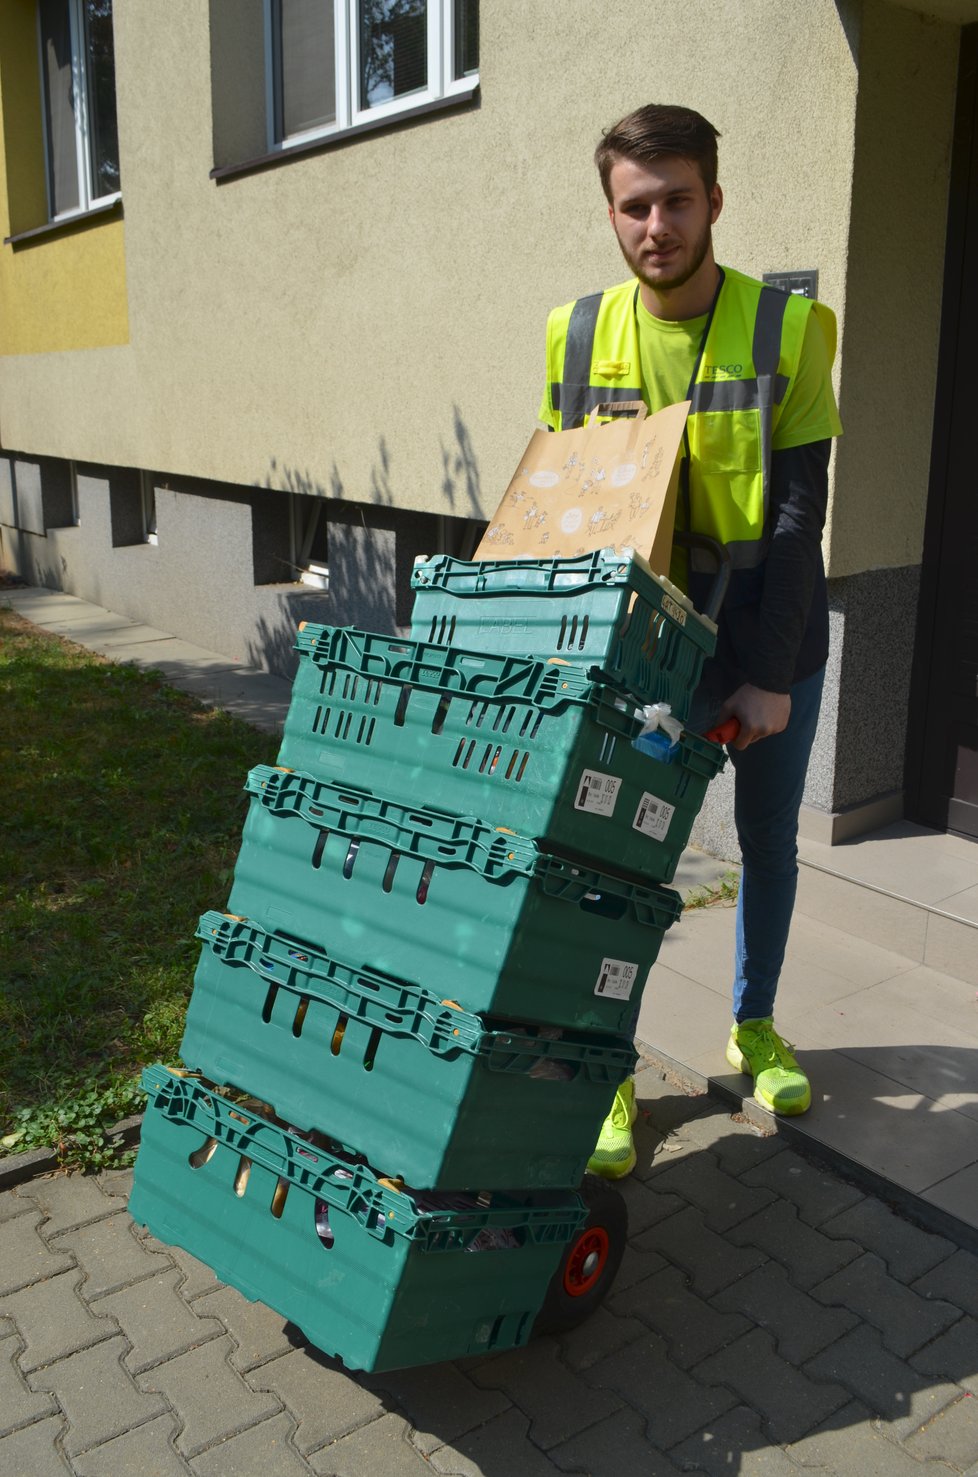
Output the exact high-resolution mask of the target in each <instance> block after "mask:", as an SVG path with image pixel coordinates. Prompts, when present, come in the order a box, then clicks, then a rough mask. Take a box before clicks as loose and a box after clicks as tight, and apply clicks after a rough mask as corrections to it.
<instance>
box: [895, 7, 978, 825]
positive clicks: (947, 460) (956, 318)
mask: <svg viewBox="0 0 978 1477" xmlns="http://www.w3.org/2000/svg"><path fill="white" fill-rule="evenodd" d="M975 151H978V25H969V26H965V27H964V28H963V30H962V32H961V51H960V61H959V66H958V90H957V99H956V104H955V117H954V141H953V147H952V153H951V172H950V181H949V199H948V219H947V238H946V240H947V245H946V249H945V258H944V287H943V300H942V309H941V337H940V349H939V353H938V365H937V385H936V395H935V404H934V430H933V441H932V443H931V462H930V479H929V484H928V494H927V512H926V517H925V523H924V548H923V562H922V566H921V572H920V598H919V604H918V611H917V632H916V637H915V641H914V655H913V664H912V669H911V684H910V718H909V724H908V731H907V748H906V762H905V768H904V790H905V810H906V814H907V817H908V819H910V820H915V821H918V822H920V823H921V824H923V825H927V826H931V827H934V828H936V829H938V830H946V829H947V825H948V808H949V807H948V797H947V796H945V797H943V800H941V798H940V797H939V796H938V795H937V794H936V793H935V777H934V776H933V775H931V774H930V773H929V772H928V770H927V767H926V765H927V760H926V750H927V743H926V724H927V706H928V701H929V699H930V695H931V694H930V680H931V655H932V652H933V650H934V643H935V642H936V641H938V640H939V639H940V629H939V624H938V622H939V597H940V594H941V580H940V576H941V568H940V564H941V551H942V545H943V542H944V536H945V518H946V515H947V510H948V501H949V496H950V475H951V467H952V460H953V458H952V455H951V429H952V419H953V411H954V388H955V373H956V366H957V362H958V356H959V354H960V352H961V338H962V333H963V332H964V331H965V325H964V324H963V323H962V322H961V309H962V301H963V287H964V274H965V269H966V260H965V246H966V227H967V219H968V213H969V188H970V180H971V178H972V171H973V169H974V158H973V156H974V154H975ZM972 246H974V242H973V243H972ZM975 577H976V578H978V569H976V575H975Z"/></svg>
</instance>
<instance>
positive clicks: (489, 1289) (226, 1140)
mask: <svg viewBox="0 0 978 1477" xmlns="http://www.w3.org/2000/svg"><path fill="white" fill-rule="evenodd" d="M142 1081H143V1086H144V1088H145V1089H146V1091H147V1092H148V1094H149V1101H148V1104H147V1109H146V1115H145V1118H144V1121H143V1129H142V1141H141V1146H140V1150H139V1155H138V1158H137V1161H136V1170H135V1177H134V1184H133V1189H132V1194H131V1196H130V1200H129V1210H130V1213H131V1214H132V1216H133V1218H134V1219H135V1220H136V1221H137V1222H138V1223H139V1224H141V1225H145V1226H148V1227H149V1229H150V1231H151V1232H152V1233H153V1235H154V1236H157V1237H158V1238H159V1239H160V1240H161V1241H164V1242H167V1243H170V1244H173V1245H176V1246H181V1247H183V1248H184V1249H185V1250H186V1251H188V1252H190V1253H191V1255H193V1256H195V1257H198V1258H199V1259H200V1260H201V1261H202V1262H204V1263H205V1264H206V1265H207V1266H209V1267H211V1268H212V1269H213V1270H214V1272H215V1273H216V1275H217V1276H218V1277H219V1278H221V1279H222V1280H223V1281H225V1282H228V1283H230V1284H231V1286H233V1287H236V1288H237V1289H238V1290H239V1292H242V1293H244V1295H245V1297H247V1298H250V1299H252V1300H253V1301H254V1300H260V1301H262V1302H264V1303H267V1304H268V1306H269V1307H270V1308H273V1309H274V1310H275V1311H276V1312H277V1313H279V1314H280V1315H281V1316H282V1317H283V1318H287V1319H290V1320H291V1321H292V1322H293V1323H295V1324H296V1325H298V1327H299V1328H301V1329H302V1331H303V1333H304V1334H305V1335H306V1337H307V1338H308V1339H309V1340H310V1342H311V1343H313V1344H315V1345H316V1346H317V1347H318V1348H320V1349H322V1350H324V1351H325V1352H326V1353H327V1354H331V1355H334V1356H336V1357H337V1358H339V1359H342V1360H343V1362H344V1363H345V1364H346V1365H347V1366H348V1367H349V1368H351V1369H394V1368H400V1367H403V1366H407V1365H416V1364H426V1363H432V1362H435V1361H438V1360H444V1359H456V1358H460V1357H462V1356H463V1355H466V1354H486V1353H489V1352H491V1351H493V1350H499V1349H505V1348H511V1347H513V1346H515V1345H518V1344H523V1343H526V1341H527V1339H528V1338H529V1336H530V1332H531V1330H532V1327H533V1320H534V1317H535V1315H536V1313H537V1312H538V1310H539V1308H540V1305H541V1303H542V1301H543V1298H544V1295H545V1293H546V1290H547V1285H548V1283H549V1281H550V1278H551V1276H552V1275H553V1273H554V1271H555V1270H556V1268H557V1266H558V1263H559V1261H560V1256H561V1253H562V1250H563V1247H564V1245H565V1244H566V1243H567V1242H568V1241H569V1240H570V1239H571V1237H572V1236H573V1235H574V1232H575V1231H576V1229H577V1227H578V1226H579V1225H580V1224H581V1223H582V1221H583V1220H584V1215H585V1211H584V1207H583V1204H582V1202H581V1200H580V1197H579V1196H577V1195H574V1194H570V1193H568V1192H567V1191H557V1192H549V1193H548V1192H539V1194H538V1195H537V1196H524V1197H521V1198H520V1199H516V1198H514V1197H508V1196H493V1197H487V1203H485V1204H482V1203H480V1202H478V1201H476V1200H475V1199H474V1197H468V1198H463V1197H458V1205H459V1207H460V1208H447V1209H446V1208H438V1201H437V1196H435V1195H430V1196H419V1195H418V1193H417V1192H407V1191H400V1192H398V1190H397V1189H396V1188H394V1187H393V1186H392V1185H391V1184H390V1183H388V1184H385V1183H384V1182H383V1181H382V1179H381V1178H380V1177H379V1176H377V1175H376V1174H375V1173H374V1172H373V1171H372V1170H371V1169H370V1168H369V1167H368V1166H366V1165H364V1164H359V1163H357V1162H356V1161H354V1160H351V1159H349V1158H346V1157H340V1156H337V1155H336V1154H335V1153H332V1152H330V1151H328V1150H326V1149H324V1148H321V1147H319V1146H318V1145H317V1144H315V1143H310V1142H308V1141H305V1140H304V1139H303V1138H302V1137H301V1136H299V1135H297V1134H295V1133H292V1132H289V1130H288V1128H287V1127H286V1126H284V1125H281V1124H277V1123H275V1122H270V1121H268V1120H267V1119H265V1118H263V1117H262V1116H260V1115H259V1114H258V1113H256V1112H253V1111H251V1110H250V1109H249V1108H248V1107H245V1106H242V1105H240V1104H236V1103H233V1102H229V1101H228V1100H227V1099H225V1098H223V1097H221V1096H219V1095H218V1094H217V1093H215V1092H213V1091H211V1090H208V1088H207V1086H206V1085H205V1084H202V1083H200V1082H196V1081H193V1080H190V1079H187V1078H185V1077H180V1076H177V1075H175V1074H173V1073H171V1072H169V1071H167V1069H166V1068H163V1067H150V1068H147V1069H146V1071H145V1072H144V1073H143V1079H142ZM449 1203H450V1204H451V1203H453V1202H449ZM492 1243H497V1244H492ZM498 1243H502V1244H498ZM487 1244H488V1246H487ZM483 1248H487V1249H483Z"/></svg>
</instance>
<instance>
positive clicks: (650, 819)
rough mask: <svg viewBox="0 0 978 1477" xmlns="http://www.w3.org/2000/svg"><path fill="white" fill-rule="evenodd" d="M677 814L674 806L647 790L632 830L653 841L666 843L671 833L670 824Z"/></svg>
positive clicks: (640, 802)
mask: <svg viewBox="0 0 978 1477" xmlns="http://www.w3.org/2000/svg"><path fill="white" fill-rule="evenodd" d="M675 813H676V807H675V806H674V805H669V804H668V803H667V802H666V801H665V800H660V799H659V797H658V795H650V794H649V792H648V790H646V792H645V794H644V795H643V796H642V798H641V800H640V801H639V807H638V810H636V812H635V819H634V820H633V821H632V830H633V831H641V833H642V835H643V836H651V837H652V840H653V841H664V840H665V839H666V836H667V835H668V833H669V822H670V821H671V820H672V818H673V816H674V815H675Z"/></svg>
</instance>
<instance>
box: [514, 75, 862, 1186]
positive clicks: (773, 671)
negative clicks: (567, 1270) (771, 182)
mask: <svg viewBox="0 0 978 1477" xmlns="http://www.w3.org/2000/svg"><path fill="white" fill-rule="evenodd" d="M718 137H719V135H718V133H717V131H716V129H715V128H714V127H713V126H712V124H710V123H708V122H707V120H706V119H705V118H703V117H702V116H701V115H700V114H699V113H696V112H693V111H692V110H691V109H689V108H681V107H670V106H662V105H658V104H650V105H648V106H647V107H644V108H640V109H639V110H638V111H637V112H635V113H631V114H629V115H628V117H626V118H623V119H621V121H620V122H618V123H616V124H615V125H614V126H613V127H612V128H610V129H609V130H608V131H607V132H606V133H605V135H604V137H603V138H602V141H601V143H600V144H599V145H598V148H597V151H596V154H595V162H596V164H597V166H598V171H599V173H600V176H601V183H602V185H603V187H604V192H605V195H606V196H607V199H608V215H609V217H610V220H611V225H612V229H613V230H614V232H615V235H616V236H617V238H618V244H619V246H620V247H621V251H622V255H623V256H624V258H625V261H626V262H627V263H628V266H629V268H630V269H631V271H632V273H633V276H632V277H631V278H630V279H629V280H628V281H627V282H625V283H622V284H621V285H619V286H617V287H612V288H609V289H608V290H607V291H606V292H603V293H595V294H593V295H592V296H590V297H585V298H580V299H579V300H578V301H577V302H575V303H568V304H566V305H565V306H564V307H562V308H557V309H555V310H554V311H553V312H552V313H551V314H550V318H549V321H548V324H547V388H546V390H545V392H544V397H543V404H542V406H541V410H540V417H541V419H542V420H544V421H545V422H546V423H547V424H548V425H550V426H551V427H553V428H554V429H555V430H559V429H561V428H567V427H570V426H577V425H580V424H581V423H582V422H583V419H584V417H585V415H586V414H587V413H588V412H589V411H590V410H592V409H593V408H594V407H595V406H596V405H598V404H601V403H602V402H605V401H610V400H634V399H637V398H639V397H641V398H642V399H644V400H645V402H646V404H647V405H648V406H649V409H650V410H652V411H655V410H658V409H661V407H662V406H663V405H669V404H674V403H675V402H677V401H681V400H687V399H688V400H691V402H692V405H691V410H690V415H689V420H688V423H687V428H686V434H685V437H684V445H683V452H682V465H681V481H680V496H679V507H678V511H677V527H678V528H686V529H690V530H692V531H694V532H698V533H706V534H710V535H712V537H713V538H715V539H717V540H719V541H720V542H721V543H723V544H725V545H726V546H727V548H728V550H729V552H730V556H731V564H732V574H731V580H730V588H729V592H728V594H727V598H726V601H725V604H724V608H723V611H722V612H721V616H720V622H719V633H718V638H717V652H716V656H715V657H714V658H713V659H712V660H711V661H710V662H709V663H708V664H707V666H706V668H705V670H704V674H703V680H702V682H701V684H700V687H699V688H698V690H697V692H696V695H695V698H694V704H693V711H692V713H691V716H690V727H691V728H693V729H696V730H699V731H701V732H702V731H703V730H705V729H707V728H709V727H711V726H713V725H714V724H716V723H719V722H723V721H724V720H725V719H727V718H730V717H735V718H737V719H738V720H739V722H740V733H739V735H738V737H737V738H736V739H735V740H734V742H733V744H732V745H731V748H730V758H731V760H732V762H733V764H734V768H735V770H736V776H735V800H734V813H735V820H736V825H737V833H738V837H739V840H740V846H741V852H742V855H743V863H744V866H743V876H742V879H741V885H740V894H739V898H738V904H737V926H736V946H735V951H734V984H733V1007H734V1021H733V1026H732V1029H731V1032H730V1038H729V1041H728V1043H727V1060H728V1061H729V1062H730V1063H731V1065H732V1066H734V1067H736V1068H737V1070H739V1071H741V1072H745V1073H749V1074H750V1075H751V1076H752V1077H753V1079H754V1096H755V1098H756V1099H757V1100H758V1102H760V1103H761V1104H762V1105H763V1106H764V1107H766V1108H767V1109H769V1110H770V1111H772V1112H774V1113H803V1112H804V1111H805V1109H806V1108H807V1107H808V1106H809V1104H810V1102H811V1089H810V1087H809V1083H808V1080H807V1078H806V1077H805V1074H804V1073H803V1072H802V1070H801V1068H800V1067H799V1065H798V1063H797V1062H796V1060H795V1058H794V1056H793V1055H792V1052H791V1049H790V1048H789V1046H788V1045H787V1044H786V1043H785V1042H784V1041H782V1039H781V1037H780V1036H779V1035H778V1033H777V1032H776V1031H775V1029H774V1021H773V1012H774V999H775V993H776V991H777V986H778V978H779V975H780V971H781V964H782V961H783V958H784V950H785V944H786V942H787V937H788V930H789V927H790V923H791V914H792V910H793V908H794V900H795V888H796V881H797V871H798V867H797V848H796V839H797V831H798V812H799V808H800V805H801V798H802V791H803V788H804V782H805V771H806V769H807V766H808V757H809V754H810V752H811V747H812V742H813V740H814V736H815V726H816V723H817V720H818V708H819V701H820V698H821V691H822V679H823V675H824V668H825V662H826V659H827V656H828V609H827V602H826V593H825V573H824V569H823V566H822V554H821V533H822V526H823V523H824V521H825V507H826V499H827V485H828V461H829V452H830V449H831V438H832V437H833V436H838V435H839V434H840V433H841V430H842V427H841V425H840V423H839V416H838V411H837V409H836V404H835V398H834V395H833V391H832V383H831V366H832V360H833V357H834V354H835V318H834V315H833V314H832V313H831V311H830V310H829V309H827V308H825V307H823V305H822V304H820V303H813V302H810V301H808V300H806V299H804V298H800V297H794V296H790V295H788V294H786V293H782V292H778V291H776V290H775V289H774V288H771V287H765V286H764V285H763V284H762V283H760V282H757V281H755V280H753V279H752V278H750V277H746V276H744V275H743V274H742V273H739V272H735V271H733V270H732V269H730V268H721V267H719V266H718V265H717V262H716V259H715V257H714V254H713V237H712V227H713V224H714V222H715V221H716V220H717V218H718V216H719V214H720V211H721V209H722V208H723V195H722V192H721V190H720V186H719V185H718V184H717V145H716V141H717V138H718ZM712 574H713V569H712V565H711V561H710V559H709V557H708V556H707V555H701V554H700V553H699V552H698V551H694V552H693V553H691V554H690V555H689V556H688V566H687V564H686V560H685V557H684V558H682V559H681V561H680V562H679V563H677V562H675V561H674V564H673V578H674V579H677V582H679V583H683V584H685V585H686V588H687V589H688V591H689V594H690V595H691V597H692V599H693V601H694V603H696V604H700V603H701V602H702V601H703V598H704V596H705V594H706V592H707V591H708V589H709V586H710V581H711V578H712ZM634 1096H635V1095H634V1086H633V1084H632V1083H631V1082H628V1083H626V1084H625V1085H624V1086H623V1088H621V1089H620V1090H619V1092H618V1093H617V1094H616V1097H615V1102H614V1105H613V1107H612V1111H611V1114H610V1115H609V1118H608V1119H607V1121H606V1123H605V1125H604V1128H603V1129H602V1133H601V1138H600V1139H599V1142H598V1145H597V1148H596V1150H595V1154H594V1156H593V1157H592V1159H591V1161H590V1164H589V1166H588V1167H589V1169H591V1170H592V1172H594V1173H598V1174H603V1175H605V1176H606V1177H608V1178H614V1179H616V1178H619V1177H621V1176H622V1175H625V1174H628V1173H629V1172H630V1171H631V1169H632V1168H633V1166H634V1164H635V1150H634V1146H633V1143H632V1135H631V1125H632V1122H633V1121H634V1118H635V1105H634Z"/></svg>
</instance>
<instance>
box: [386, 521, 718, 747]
mask: <svg viewBox="0 0 978 1477" xmlns="http://www.w3.org/2000/svg"><path fill="white" fill-rule="evenodd" d="M411 584H412V586H413V588H414V592H415V596H414V610H413V614H412V620H411V635H412V637H413V638H414V639H415V640H419V641H436V642H443V643H445V644H447V645H456V644H457V645H459V646H465V647H469V648H475V649H477V650H478V649H480V648H485V649H487V650H489V651H495V652H514V653H517V654H526V653H528V652H529V653H533V654H534V655H535V656H558V657H562V658H563V659H564V660H566V661H568V662H573V663H575V664H578V665H582V666H584V667H586V668H588V669H590V668H596V669H599V670H600V671H602V672H603V673H604V674H605V676H606V677H607V678H608V679H609V680H611V681H613V682H615V683H616V684H618V685H619V686H621V687H623V688H626V689H627V690H628V691H629V692H631V693H633V694H634V695H635V697H637V698H638V699H640V701H641V702H643V703H659V702H663V703H669V704H670V706H671V708H672V711H673V713H674V714H675V716H676V717H677V718H679V719H681V720H684V719H685V718H687V717H688V716H689V704H690V700H691V698H692V695H693V692H694V690H695V688H696V686H697V684H698V682H699V679H700V673H701V671H702V667H703V662H704V660H705V659H706V658H707V657H709V656H712V655H713V652H714V650H715V647H716V626H715V625H714V624H713V622H712V621H710V620H708V619H707V618H706V616H703V615H700V614H699V613H698V612H697V611H696V610H695V609H694V607H693V605H692V603H691V602H690V600H689V599H688V598H687V597H686V596H685V595H684V594H683V592H682V591H681V590H679V589H678V588H677V587H676V586H675V585H673V584H672V583H671V582H670V581H669V580H667V579H665V578H664V577H663V576H661V575H657V574H653V573H652V571H651V570H650V569H649V566H648V564H647V563H646V561H645V560H644V559H641V558H639V557H637V556H635V557H633V558H632V559H631V560H626V559H622V558H620V557H619V556H618V555H617V554H615V553H614V552H613V551H611V550H607V549H604V550H601V551H600V552H598V553H595V554H584V555H581V556H580V557H579V558H576V559H550V560H546V559H481V560H465V559H455V558H453V557H452V556H451V555H449V554H440V555H437V556H436V557H435V558H432V559H427V560H423V561H421V562H419V563H418V564H417V565H416V566H415V569H414V573H413V575H412V577H411Z"/></svg>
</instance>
